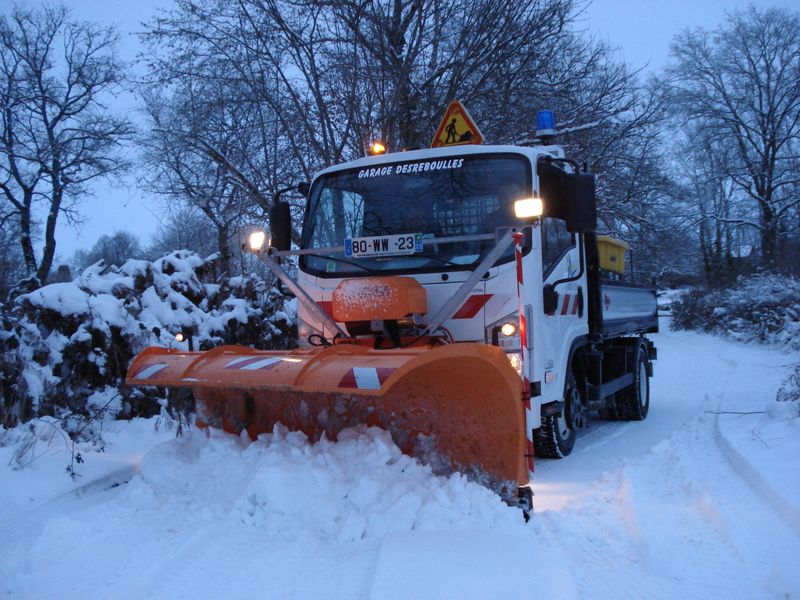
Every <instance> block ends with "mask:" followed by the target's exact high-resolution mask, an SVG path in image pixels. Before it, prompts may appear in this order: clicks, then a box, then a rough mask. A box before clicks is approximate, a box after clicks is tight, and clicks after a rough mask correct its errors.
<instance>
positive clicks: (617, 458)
mask: <svg viewBox="0 0 800 600" xmlns="http://www.w3.org/2000/svg"><path fill="white" fill-rule="evenodd" d="M664 329H666V328H664ZM655 342H656V345H657V347H658V350H659V360H658V362H657V363H656V371H655V378H654V379H653V387H652V401H651V412H650V416H649V418H648V419H647V420H646V421H645V422H643V423H612V422H601V421H592V422H591V427H590V428H589V430H588V431H586V432H584V435H583V436H582V438H581V439H579V441H578V446H576V450H575V452H574V453H573V455H571V456H570V457H569V458H567V459H565V460H562V461H544V460H542V461H539V462H538V464H537V481H536V482H535V490H536V511H537V513H536V515H535V516H534V519H533V520H532V521H531V522H530V523H529V524H527V525H525V524H523V523H522V522H521V519H520V516H519V513H518V512H517V511H516V510H514V509H510V508H507V507H505V506H504V505H503V504H502V503H500V502H499V500H498V499H497V498H496V497H495V496H493V495H492V494H491V493H489V492H488V491H487V490H484V489H483V488H480V487H478V486H475V485H473V484H471V483H468V482H466V481H465V480H464V479H463V478H461V477H453V478H450V479H442V478H437V477H434V476H432V475H431V474H430V472H429V471H428V470H427V469H426V468H424V467H422V466H420V465H418V464H416V463H415V462H414V461H411V460H410V459H408V458H407V457H404V456H402V455H400V454H399V452H398V451H397V449H396V447H394V446H393V445H392V444H391V443H390V442H389V441H388V440H387V439H386V437H385V436H384V435H381V434H380V433H379V432H375V431H371V432H365V433H363V434H362V435H355V434H354V435H353V436H352V438H351V439H348V440H344V441H342V442H340V443H339V444H324V443H323V444H319V445H316V446H308V445H307V444H305V443H304V441H303V440H302V439H300V438H299V437H298V436H295V435H292V434H289V435H282V436H280V435H279V436H273V438H272V439H271V440H270V441H269V443H266V442H263V443H261V442H260V443H256V444H245V443H243V442H240V441H239V440H235V439H232V438H230V437H227V436H225V437H214V438H212V439H210V440H209V439H206V438H205V437H204V436H202V435H194V436H191V438H190V439H184V440H182V441H179V442H175V441H172V440H169V441H167V442H165V443H162V444H161V445H158V446H156V447H155V448H154V449H153V450H151V451H149V452H148V453H147V454H145V456H144V458H143V459H141V460H139V459H138V458H136V446H137V439H139V437H144V436H140V435H139V433H137V434H136V435H133V433H135V431H136V427H142V426H143V425H141V424H139V425H136V426H131V428H130V429H129V430H128V431H127V433H124V434H120V436H119V437H118V440H117V443H116V445H117V448H116V450H119V451H122V449H123V448H124V449H125V452H128V453H129V456H128V459H127V460H128V464H129V463H131V462H132V463H135V464H139V463H140V466H141V473H140V474H136V475H134V476H133V477H132V478H131V479H130V481H129V483H127V484H125V485H120V486H117V487H113V488H112V489H105V490H102V489H101V490H99V491H98V490H94V491H92V490H87V493H85V494H84V495H83V496H82V497H80V498H79V497H77V496H75V495H71V494H67V495H61V496H58V497H57V498H55V499H53V498H54V496H57V495H58V494H57V493H56V491H59V492H60V491H62V490H61V488H59V487H58V485H55V484H52V483H51V482H52V480H53V478H56V477H61V478H63V475H61V473H59V471H63V462H61V463H59V462H58V460H59V459H63V457H58V456H55V457H47V456H46V457H44V458H43V459H41V460H40V461H38V463H36V464H34V465H33V467H32V468H30V469H27V470H24V471H20V472H12V471H11V470H10V469H4V470H3V471H0V506H3V512H2V513H0V516H1V519H2V520H0V594H5V595H6V596H7V597H13V598H55V597H58V598H141V597H147V598H183V597H186V598H190V597H191V598H281V599H283V598H348V599H352V598H365V599H366V598H369V599H374V600H377V599H381V600H386V599H391V598H437V599H438V598H488V597H501V596H504V595H506V594H515V595H521V596H522V597H535V596H536V595H539V594H541V595H542V596H549V597H553V598H675V597H680V598H704V599H705V598H793V597H800V570H798V569H797V568H796V565H797V557H798V556H799V555H800V531H799V530H798V528H797V527H795V525H796V523H794V522H793V521H792V520H791V518H790V517H791V515H792V514H793V513H791V512H789V513H787V512H786V511H784V512H781V511H780V510H778V509H779V508H780V507H777V508H776V504H775V502H774V501H773V500H774V499H771V498H770V496H769V494H768V493H765V492H766V490H764V489H759V487H760V486H759V482H762V481H768V482H770V483H772V484H774V483H775V482H778V484H780V482H781V477H784V478H785V483H786V486H787V489H793V488H792V487H791V486H795V487H796V486H797V484H798V480H800V470H798V469H797V468H796V467H792V466H791V465H792V464H793V461H796V455H789V454H787V453H786V452H785V451H782V450H781V448H783V447H784V446H782V445H781V441H780V440H779V439H777V438H776V440H772V439H769V440H766V441H765V442H764V443H765V445H766V447H767V449H765V450H764V452H767V454H765V455H764V456H765V458H764V460H763V467H764V468H763V473H762V474H763V475H764V478H763V480H762V479H759V478H758V477H754V475H753V472H752V469H750V470H748V468H747V465H744V464H742V463H741V462H740V461H738V460H737V458H736V455H735V454H732V452H731V450H730V448H729V447H727V446H726V445H725V443H723V440H721V439H720V434H719V428H718V425H719V424H718V422H717V420H718V419H730V418H737V419H739V418H741V419H744V418H758V417H757V416H756V417H731V416H729V415H717V414H713V413H714V412H715V411H718V409H720V408H726V409H728V410H730V407H733V408H734V409H735V410H745V409H749V410H751V411H760V410H762V409H763V407H764V406H765V405H766V404H767V403H768V402H769V401H771V400H772V399H774V396H775V390H776V389H777V387H778V385H779V384H780V381H781V379H782V378H783V377H784V376H785V374H786V372H787V369H788V367H789V366H790V365H791V364H792V363H793V362H797V361H798V359H800V357H798V355H797V354H796V353H795V354H791V353H787V352H778V351H775V350H769V349H764V348H761V347H756V346H742V345H738V344H733V343H730V342H726V341H723V340H720V339H718V338H713V337H709V336H705V335H699V334H692V333H684V332H680V333H676V332H669V331H666V332H665V333H662V334H659V335H657V336H655ZM709 411H710V412H709ZM798 420H800V419H794V421H798ZM726 423H727V422H726ZM144 425H146V426H149V427H150V428H152V427H151V426H150V425H149V424H146V423H145V424H144ZM790 425H791V427H788V426H787V427H784V428H783V429H781V430H780V432H781V433H780V435H781V436H784V435H786V432H787V431H789V432H790V433H792V432H793V434H794V435H795V436H797V435H800V431H797V423H794V422H793V423H791V424H790ZM792 427H793V430H792ZM778 437H780V436H778ZM108 439H109V441H110V446H111V447H110V448H109V450H108V452H107V453H106V454H107V455H112V456H113V453H114V452H115V448H114V445H115V438H113V437H111V435H109V437H108ZM156 439H157V437H156V436H153V435H152V434H148V435H147V436H146V438H145V439H141V440H139V441H138V444H139V445H140V447H141V448H142V449H145V448H146V447H148V446H152V445H153V444H154V443H155V441H156ZM161 439H169V436H168V435H167V436H165V435H164V434H162V435H161ZM770 450H773V451H771V452H770ZM0 451H2V452H3V454H0V459H2V458H3V457H6V456H7V455H9V452H10V450H9V449H8V448H0ZM48 458H49V459H51V460H50V463H48V462H47V460H48ZM7 460H8V458H5V461H6V462H7ZM97 460H99V458H98V459H97ZM92 461H93V457H91V456H90V457H88V458H87V465H86V466H87V468H91V466H92V464H93V462H92ZM0 464H5V462H3V463H0ZM123 464H126V463H125V461H123ZM794 464H796V463H794ZM48 465H51V467H48ZM52 465H55V466H52ZM123 470H124V469H123ZM118 472H119V471H118ZM759 472H761V470H760V469H759ZM59 481H60V480H59ZM62 487H63V485H62ZM762 487H763V486H762ZM56 488H57V489H56ZM795 498H796V496H795ZM787 514H788V517H787Z"/></svg>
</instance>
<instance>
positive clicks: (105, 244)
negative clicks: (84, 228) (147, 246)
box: [74, 231, 145, 269]
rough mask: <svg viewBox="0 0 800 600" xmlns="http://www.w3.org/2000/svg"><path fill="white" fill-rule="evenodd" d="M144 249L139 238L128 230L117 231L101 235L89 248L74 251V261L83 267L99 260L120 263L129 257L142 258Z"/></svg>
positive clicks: (112, 263) (117, 264) (110, 263)
mask: <svg viewBox="0 0 800 600" xmlns="http://www.w3.org/2000/svg"><path fill="white" fill-rule="evenodd" d="M144 254H145V253H144V251H143V250H142V246H141V244H140V243H139V239H138V238H137V237H136V236H135V235H133V234H132V233H130V232H128V231H117V232H116V233H114V234H113V235H101V236H100V238H99V239H98V240H97V242H95V244H94V246H92V249H91V250H88V251H86V250H79V251H77V252H76V253H75V259H74V262H75V263H76V265H77V266H78V267H79V268H81V269H85V268H86V267H88V266H89V265H93V264H94V263H96V262H97V261H99V260H103V261H105V262H106V264H109V265H116V266H120V265H122V264H123V263H124V262H125V261H126V260H128V259H131V258H140V259H141V258H144Z"/></svg>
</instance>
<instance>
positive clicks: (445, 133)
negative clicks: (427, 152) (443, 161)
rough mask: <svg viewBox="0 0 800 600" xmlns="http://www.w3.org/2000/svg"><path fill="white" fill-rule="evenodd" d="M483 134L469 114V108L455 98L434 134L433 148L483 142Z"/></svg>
mask: <svg viewBox="0 0 800 600" xmlns="http://www.w3.org/2000/svg"><path fill="white" fill-rule="evenodd" d="M482 143H483V135H482V134H481V130H480V129H478V126H477V125H475V122H474V121H473V120H472V117H470V116H469V113H468V112H467V109H466V108H464V106H463V105H462V104H461V102H459V101H458V100H453V101H452V102H451V103H450V105H449V106H448V107H447V111H446V112H445V113H444V118H443V119H442V122H441V123H439V128H438V129H437V130H436V135H434V136H433V141H432V142H431V148H441V147H442V146H463V145H465V144H482Z"/></svg>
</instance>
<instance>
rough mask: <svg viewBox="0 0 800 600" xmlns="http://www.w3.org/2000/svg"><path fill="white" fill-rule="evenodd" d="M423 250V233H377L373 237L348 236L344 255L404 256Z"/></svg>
mask: <svg viewBox="0 0 800 600" xmlns="http://www.w3.org/2000/svg"><path fill="white" fill-rule="evenodd" d="M415 252H422V234H421V233H404V234H401V235H375V236H372V237H360V238H347V239H346V240H345V241H344V255H345V256H347V257H349V258H361V257H362V256H403V255H406V254H414V253H415Z"/></svg>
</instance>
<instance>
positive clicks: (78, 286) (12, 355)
mask: <svg viewBox="0 0 800 600" xmlns="http://www.w3.org/2000/svg"><path fill="white" fill-rule="evenodd" d="M214 260H215V259H214V257H210V258H209V259H206V260H203V259H202V258H201V257H200V256H198V255H197V254H194V253H192V252H188V251H183V250H181V251H176V252H172V253H170V254H168V255H166V256H164V257H163V258H160V259H158V260H156V261H153V262H147V261H142V260H129V261H127V262H126V263H124V264H123V265H122V266H120V267H116V266H114V265H106V264H104V263H103V262H102V261H101V262H98V263H96V264H94V265H92V266H90V267H88V268H87V269H86V270H85V271H84V272H83V273H81V274H80V276H79V277H77V278H76V279H75V280H74V281H71V282H68V283H53V284H50V285H47V286H44V287H42V288H39V289H37V290H35V291H33V292H30V293H27V294H24V295H20V296H18V297H17V298H15V299H14V300H13V301H12V302H11V303H10V304H9V305H8V306H2V305H0V318H2V329H1V330H0V375H2V381H0V390H2V394H3V404H2V405H0V417H2V421H3V423H4V424H7V425H9V424H12V423H13V422H16V421H17V420H26V419H28V418H30V417H33V416H37V415H41V414H59V413H61V412H63V411H71V412H76V411H77V412H84V413H85V412H91V411H93V410H95V411H96V410H107V411H109V412H112V413H121V414H122V415H128V414H141V413H145V414H147V413H151V412H153V411H154V410H158V407H159V400H160V399H159V398H158V394H157V393H155V391H154V392H153V393H148V394H147V395H144V394H143V393H142V392H140V391H139V390H131V389H129V388H127V387H126V386H124V385H122V382H123V381H124V378H125V373H126V371H127V368H128V365H129V364H130V361H131V359H132V358H133V356H134V355H135V354H136V353H137V352H139V351H140V350H142V349H143V348H145V347H146V346H150V345H156V346H165V347H175V348H182V349H189V344H190V343H191V344H192V346H193V348H194V349H206V348H210V347H213V346H216V345H219V344H232V343H236V344H243V345H249V346H253V347H257V348H262V349H266V348H282V347H288V346H290V345H291V344H292V343H293V340H294V337H295V336H294V334H293V329H294V311H293V306H294V301H293V300H289V299H287V297H286V296H285V295H284V294H283V293H282V292H281V291H279V290H278V289H277V288H276V287H273V286H272V285H271V284H268V283H267V282H265V281H263V280H261V279H260V278H258V277H255V276H237V277H227V276H223V277H219V278H215V277H214V273H215V271H216V269H215V266H216V265H215V264H214ZM178 332H182V333H183V334H184V335H185V336H186V340H185V341H183V342H181V343H178V342H176V340H175V334H176V333H178ZM162 403H164V402H163V401H162Z"/></svg>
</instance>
